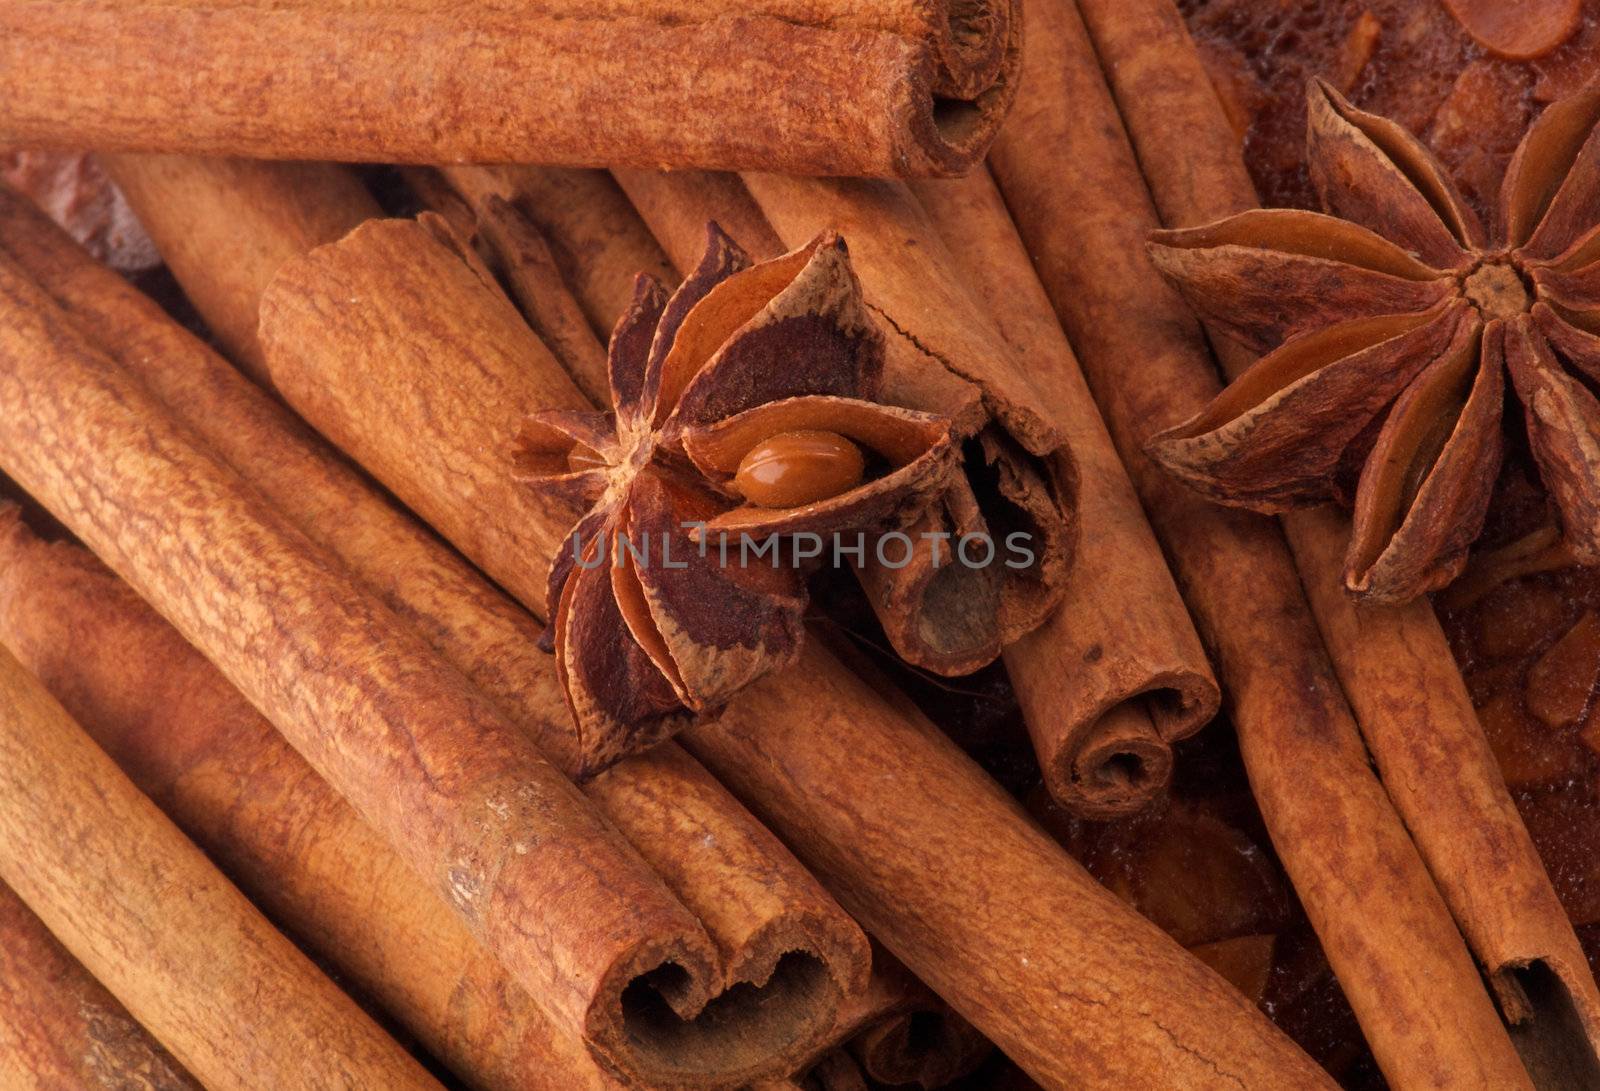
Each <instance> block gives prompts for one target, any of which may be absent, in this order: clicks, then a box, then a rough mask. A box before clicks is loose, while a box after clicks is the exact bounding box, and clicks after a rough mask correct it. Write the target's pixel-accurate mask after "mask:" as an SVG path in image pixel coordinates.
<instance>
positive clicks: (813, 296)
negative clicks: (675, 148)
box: [517, 224, 959, 772]
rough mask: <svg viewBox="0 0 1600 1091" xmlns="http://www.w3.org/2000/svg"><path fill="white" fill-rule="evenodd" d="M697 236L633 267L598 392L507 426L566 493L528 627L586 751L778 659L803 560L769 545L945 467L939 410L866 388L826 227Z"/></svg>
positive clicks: (793, 643) (661, 724) (854, 296)
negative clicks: (750, 242)
mask: <svg viewBox="0 0 1600 1091" xmlns="http://www.w3.org/2000/svg"><path fill="white" fill-rule="evenodd" d="M708 240H709V244H708V247H707V250H706V253H705V256H704V258H703V259H702V260H701V262H700V265H699V267H698V268H697V269H696V270H695V271H694V272H693V273H692V274H691V275H690V276H689V277H688V279H686V280H685V281H684V282H683V284H682V285H681V286H680V287H679V288H678V289H677V291H676V292H674V293H672V295H671V296H670V297H669V296H668V295H667V293H666V292H665V291H664V290H663V289H662V287H661V285H660V284H659V283H658V282H657V281H656V280H654V278H651V277H648V276H641V277H640V278H639V279H638V280H637V281H636V283H635V292H634V300H633V304H632V307H631V308H630V309H629V311H628V313H627V314H625V315H624V316H623V317H622V319H621V320H620V321H619V322H618V324H617V327H616V329H615V330H614V331H613V333H612V336H611V343H610V348H609V354H608V356H609V358H608V368H609V377H610V387H611V397H612V403H613V411H612V412H610V413H598V412H595V413H587V412H573V411H549V412H543V413H538V414H535V415H534V416H533V417H532V418H530V419H529V421H528V422H527V425H526V427H525V429H524V432H523V434H522V436H521V437H520V438H519V441H518V452H517V462H518V472H519V476H520V477H521V478H522V479H523V480H525V481H527V482H528V483H529V485H530V486H531V487H532V488H534V489H535V490H538V491H539V492H540V493H542V494H543V495H545V496H547V497H548V498H549V499H550V500H551V501H552V502H556V503H562V504H571V505H574V507H575V508H576V510H581V511H585V512H586V514H584V515H583V516H582V518H580V519H579V520H578V522H577V524H576V525H575V526H574V527H573V529H572V532H571V533H570V534H569V536H568V539H567V542H566V544H565V545H564V546H563V548H562V551H561V554H560V556H558V557H557V558H555V560H554V564H553V566H552V569H551V575H550V584H549V592H548V604H549V614H548V616H549V617H550V618H551V619H552V620H551V626H550V630H549V632H548V633H547V637H548V638H550V639H551V641H552V643H553V646H554V651H555V654H556V657H557V659H556V663H557V669H558V671H559V673H560V677H561V679H562V683H563V686H564V688H565V690H566V695H567V703H568V706H569V708H570V709H571V711H572V715H573V718H574V721H575V723H576V725H577V728H578V731H579V733H580V736H581V749H582V750H583V751H584V753H585V754H586V755H589V758H588V762H587V770H586V771H589V772H593V771H598V770H599V769H600V768H603V767H604V766H605V765H607V764H609V763H610V762H611V761H614V760H615V759H617V758H619V757H621V756H624V755H626V754H628V753H633V752H637V751H639V750H641V749H644V748H646V747H648V746H649V745H652V744H653V743H654V742H657V741H659V740H660V739H662V738H666V737H668V736H670V735H671V734H672V733H673V732H674V731H676V730H677V729H678V728H680V727H682V726H684V725H685V724H686V723H687V722H689V721H690V720H692V719H693V718H694V717H696V716H699V715H703V714H706V713H709V712H712V711H714V710H715V709H717V708H718V707H719V706H721V705H722V704H724V703H725V702H727V700H728V699H729V698H731V697H732V696H733V695H734V694H735V693H737V692H738V691H739V690H740V689H742V688H743V687H745V686H747V685H749V684H751V683H752V682H754V681H756V680H757V679H759V678H761V677H762V676H764V675H766V674H767V673H769V672H771V671H773V670H777V669H780V668H782V667H785V666H788V665H789V664H791V663H793V662H794V660H795V658H796V657H797V656H798V654H799V651H800V645H801V641H802V638H803V627H802V614H803V612H804V610H805V607H806V602H807V599H806V592H805V583H804V576H805V571H804V569H803V567H801V566H798V565H797V564H795V563H794V558H795V556H796V555H797V554H798V552H799V551H796V550H790V551H789V552H788V553H785V552H784V551H783V548H782V546H783V545H784V544H793V542H794V541H795V540H796V539H795V536H796V535H798V534H800V533H801V532H808V533H810V534H814V535H817V536H818V538H819V539H823V538H825V536H829V535H833V534H842V533H844V532H846V531H856V530H867V529H869V528H870V529H881V528H884V527H888V526H894V525H899V524H901V523H904V522H907V521H909V520H911V519H913V518H915V517H916V515H917V513H918V512H919V511H920V510H921V508H922V507H924V506H926V505H928V504H929V503H932V502H934V501H935V500H936V499H937V498H938V496H939V495H940V494H941V493H942V491H943V489H944V488H945V486H946V484H947V483H948V481H949V480H950V478H951V476H952V475H953V474H954V473H955V472H956V470H957V469H958V456H959V451H958V448H957V446H956V445H955V443H954V441H953V439H952V437H951V428H950V424H951V422H950V421H949V420H948V419H947V418H944V417H941V416H936V415H932V414H927V413H918V412H914V411H911V410H907V409H901V408H897V407H891V406H886V405H882V404H880V403H879V402H878V401H876V398H877V396H878V391H879V386H880V383H881V381H882V375H883V358H884V340H883V334H882V333H881V332H880V331H879V329H878V327H877V326H876V324H875V322H874V321H873V319H872V317H871V315H870V313H869V312H868V310H867V307H866V305H865V303H864V302H863V300H862V297H861V286H860V284H859V283H858V281H857V280H856V277H855V274H854V272H853V271H852V269H851V267H850V260H849V254H848V252H847V250H846V247H845V244H844V241H843V240H842V239H840V238H839V237H838V236H837V235H824V236H822V237H820V238H818V239H816V240H815V241H813V242H812V243H811V244H809V245H807V246H805V247H802V248H801V249H799V250H796V251H794V252H793V253H790V254H786V255H784V256H782V257H779V258H774V259H773V260H771V261H767V262H763V263H761V264H759V265H753V266H752V265H751V264H750V262H749V260H748V258H746V256H745V254H744V252H743V251H742V250H740V248H739V247H738V246H737V245H736V244H735V243H734V242H733V241H732V240H731V239H729V238H728V236H726V235H725V234H723V232H722V231H721V230H720V229H719V228H718V227H717V226H716V225H715V224H712V225H710V226H709V228H708ZM758 551H759V552H758ZM752 558H754V559H752Z"/></svg>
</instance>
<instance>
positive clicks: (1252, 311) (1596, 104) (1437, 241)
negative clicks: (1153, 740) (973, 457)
mask: <svg viewBox="0 0 1600 1091" xmlns="http://www.w3.org/2000/svg"><path fill="white" fill-rule="evenodd" d="M1485 10H1487V9H1485ZM1307 99H1308V122H1309V124H1308V148H1309V152H1308V159H1309V166H1310V173H1311V177H1312V180H1313V181H1314V183H1315V184H1316V186H1317V190H1318V195H1319V196H1320V198H1321V200H1322V203H1323V206H1324V207H1325V208H1326V209H1327V210H1328V214H1326V215H1324V214H1318V213H1313V212H1302V211H1298V210H1291V209H1265V210H1252V211H1250V212H1246V213H1241V214H1239V215H1237V216H1233V217H1230V218H1228V219H1226V220H1221V221H1218V222H1217V223H1214V224H1209V225H1207V226H1204V227H1198V228H1194V229H1191V230H1186V231H1163V232H1158V233H1157V234H1156V235H1155V236H1154V239H1153V243H1152V246H1151V256H1152V259H1153V260H1154V262H1155V264H1156V265H1157V267H1158V268H1160V269H1161V270H1162V272H1163V273H1165V274H1166V275H1167V276H1168V278H1170V279H1171V280H1173V281H1174V282H1175V283H1176V284H1177V286H1178V288H1179V290H1180V291H1182V292H1183V294H1184V296H1185V298H1187V299H1188V301H1189V303H1190V305H1191V306H1192V307H1193V308H1194V309H1195V311H1196V312H1197V313H1198V314H1199V315H1200V316H1201V317H1202V318H1203V319H1205V320H1206V322H1207V323H1208V324H1209V325H1211V326H1212V327H1213V328H1215V329H1219V330H1222V331H1225V332H1227V333H1229V334H1230V335H1232V336H1234V337H1236V338H1237V339H1238V340H1240V341H1241V342H1242V343H1244V344H1246V345H1249V346H1252V347H1254V348H1257V349H1259V350H1260V351H1262V352H1263V353H1264V355H1263V356H1262V357H1261V359H1260V360H1258V361H1257V362H1256V363H1255V364H1254V365H1253V366H1252V367H1251V368H1250V369H1248V370H1247V371H1246V372H1245V373H1244V374H1243V375H1241V376H1240V377H1239V378H1238V379H1237V380H1236V381H1235V382H1234V383H1233V384H1232V385H1230V386H1229V387H1228V388H1227V389H1226V390H1224V391H1223V392H1222V394H1221V395H1219V396H1218V397H1217V398H1216V399H1215V400H1214V401H1213V402H1212V404H1211V405H1210V406H1208V407H1207V408H1206V409H1205V410H1204V411H1203V412H1202V413H1200V414H1199V415H1197V416H1196V417H1194V418H1193V419H1192V420H1189V421H1186V422H1184V423H1183V424H1180V425H1178V426H1177V427H1176V428H1173V429H1170V430H1168V431H1167V432H1165V433H1163V434H1161V435H1159V436H1156V437H1154V438H1153V439H1152V440H1151V442H1150V444H1149V447H1148V450H1149V452H1150V455H1151V457H1152V458H1154V459H1155V460H1156V461H1157V462H1158V463H1160V464H1161V465H1162V466H1164V467H1165V468H1166V469H1167V470H1168V471H1170V472H1171V473H1172V474H1174V475H1175V476H1176V477H1178V478H1180V479H1181V480H1183V481H1184V482H1185V483H1186V484H1188V485H1190V486H1191V487H1193V488H1195V489H1197V490H1198V491H1200V492H1202V493H1204V494H1205V495H1206V496H1208V497H1210V498H1212V499H1215V500H1218V501H1221V502H1223V503H1230V504H1236V505H1238V506H1242V507H1250V508H1256V509H1258V510H1263V511H1281V510H1283V509H1284V508H1287V507H1294V506H1300V505H1305V504H1311V503H1318V502H1321V501H1323V500H1325V499H1329V498H1336V499H1340V500H1343V501H1347V502H1351V503H1352V506H1353V508H1354V520H1353V529H1352V534H1351V541H1350V546H1349V549H1348V551H1347V553H1346V556H1345V584H1346V586H1347V587H1348V588H1349V589H1350V590H1351V591H1353V592H1354V593H1355V594H1357V595H1359V596H1361V597H1362V598H1364V599H1366V600H1368V601H1371V602H1397V601H1404V600H1406V599H1410V598H1413V597H1415V596H1416V595H1419V594H1421V593H1423V592H1426V591H1431V590H1436V589H1438V588H1440V587H1442V586H1444V585H1445V584H1447V583H1449V582H1450V581H1451V580H1453V579H1454V578H1455V577H1456V576H1457V575H1458V574H1459V573H1460V571H1461V569H1462V566H1463V565H1464V564H1465V563H1466V557H1467V550H1468V548H1469V547H1470V546H1471V544H1472V542H1473V540H1474V539H1475V538H1476V537H1477V536H1478V533H1479V531H1480V530H1481V529H1482V526H1483V519H1484V515H1485V513H1486V511H1487V509H1488V503H1489V495H1490V491H1491V490H1492V488H1493V486H1494V482H1495V478H1496V475H1497V473H1498V469H1499V466H1500V461H1501V456H1502V451H1503V449H1504V437H1503V429H1504V422H1503V418H1504V414H1503V412H1502V406H1503V404H1504V401H1505V398H1506V396H1507V393H1508V391H1509V393H1511V394H1513V395H1514V396H1515V397H1516V398H1517V400H1518V401H1520V402H1521V404H1522V409H1523V413H1524V418H1525V420H1526V423H1527V432H1528V439H1529V446H1530V448H1531V449H1532V452H1533V456H1534V461H1535V462H1536V464H1537V466H1538V468H1539V475H1540V478H1541V479H1542V480H1543V482H1544V485H1545V487H1546V488H1547V489H1548V490H1549V492H1550V496H1551V500H1552V501H1553V504H1554V507H1555V508H1556V510H1557V512H1558V513H1559V515H1560V519H1561V525H1562V531H1563V535H1564V541H1565V548H1566V549H1567V550H1568V551H1569V552H1570V553H1571V555H1572V556H1573V557H1574V558H1575V559H1576V560H1578V561H1580V562H1582V563H1586V564H1595V563H1600V400H1597V398H1596V392H1597V391H1600V222H1597V219H1596V213H1597V210H1600V83H1597V84H1593V85H1591V86H1590V87H1589V88H1588V89H1586V90H1584V91H1582V92H1580V93H1579V94H1577V95H1574V96H1572V97H1571V98H1568V99H1564V100H1562V101H1560V102H1557V103H1555V104H1553V105H1551V106H1550V107H1548V108H1547V109H1546V110H1545V112H1544V113H1543V114H1542V115H1541V116H1540V117H1539V119H1538V120H1537V121H1536V122H1535V123H1534V124H1533V126H1532V127H1531V128H1530V129H1529V130H1528V133H1527V135H1526V136H1525V137H1524V138H1523V140H1522V143H1521V144H1520V145H1519V146H1518V148H1517V151H1516V153H1515V154H1514V155H1513V156H1512V159H1511V163H1510V166H1509V167H1508V168H1507V171H1506V178H1505V184H1504V187H1503V189H1502V192H1501V196H1500V206H1499V209H1498V213H1497V216H1496V218H1495V219H1496V229H1497V233H1498V234H1497V236H1496V237H1493V238H1491V237H1489V235H1488V233H1487V232H1486V231H1485V230H1484V229H1483V227H1482V226H1481V225H1480V224H1479V222H1478V218H1477V216H1476V215H1475V214H1474V213H1473V211H1472V210H1471V208H1470V207H1469V206H1467V205H1466V204H1465V202H1464V201H1463V200H1462V199H1461V197H1460V194H1459V193H1458V192H1457V191H1456V189H1455V187H1454V185H1453V184H1452V183H1451V182H1450V179H1449V176H1448V174H1447V173H1446V171H1445V170H1444V168H1443V166H1442V165H1440V164H1439V162H1438V161H1437V160H1436V159H1435V158H1434V157H1433V155H1432V153H1431V152H1429V151H1428V149H1427V148H1426V147H1425V146H1424V145H1423V144H1422V143H1421V142H1420V141H1418V140H1417V139H1416V138H1415V137H1413V136H1412V135H1411V134H1409V133H1407V132H1406V131H1405V130H1404V129H1402V128H1401V127H1400V126H1399V125H1396V124H1395V123H1394V122H1392V121H1389V120H1387V119H1385V118H1381V117H1376V116H1374V115H1372V114H1367V113H1363V112H1362V111H1360V110H1357V109H1355V107H1353V106H1351V105H1350V104H1349V103H1348V102H1346V101H1345V100H1344V99H1343V98H1341V97H1340V96H1339V95H1338V93H1337V92H1335V91H1334V90H1333V89H1332V88H1331V87H1329V86H1327V85H1326V84H1325V83H1322V82H1320V81H1318V82H1314V83H1313V84H1312V87H1311V89H1310V91H1309V93H1308V96H1307ZM1508 379H1509V382H1508V381H1507V380H1508Z"/></svg>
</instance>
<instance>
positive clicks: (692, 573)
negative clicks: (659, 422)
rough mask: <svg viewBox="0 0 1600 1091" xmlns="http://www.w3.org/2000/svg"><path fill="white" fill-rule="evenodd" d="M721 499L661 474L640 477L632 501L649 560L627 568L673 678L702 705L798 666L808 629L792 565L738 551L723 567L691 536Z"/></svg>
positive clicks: (633, 522) (635, 528)
mask: <svg viewBox="0 0 1600 1091" xmlns="http://www.w3.org/2000/svg"><path fill="white" fill-rule="evenodd" d="M720 506H721V505H720V504H718V503H717V502H716V501H715V500H713V499H711V498H709V497H707V496H705V495H703V494H697V493H696V492H695V491H694V490H692V489H690V488H688V487H687V485H686V483H683V482H679V483H677V484H676V485H674V484H670V483H669V482H668V481H667V480H666V479H665V478H663V477H662V476H660V475H657V474H654V473H645V474H641V475H640V477H639V479H638V481H637V482H636V483H635V485H634V489H633V493H632V497H631V500H630V504H629V511H630V515H629V522H628V534H629V537H630V538H631V539H632V541H633V546H634V547H635V548H636V549H638V550H640V551H641V552H642V553H643V556H644V557H645V558H646V560H645V561H644V563H640V564H634V563H633V561H632V558H630V561H629V564H628V566H627V568H626V570H625V571H626V573H627V575H628V577H629V578H630V579H631V581H632V586H633V588H636V589H637V596H638V604H639V606H640V607H642V608H644V609H646V610H647V611H648V615H649V618H650V626H651V629H652V631H653V632H654V633H655V634H657V637H658V639H659V641H660V644H659V650H660V652H662V653H664V654H666V655H670V657H671V662H672V666H671V669H670V672H669V673H668V677H670V678H673V679H674V680H675V682H676V684H677V687H678V691H679V693H680V695H681V696H682V697H683V699H684V701H685V703H686V704H688V705H689V706H690V707H691V708H695V709H703V708H706V707H708V706H712V705H720V704H723V703H725V702H726V701H728V699H729V698H731V697H732V696H733V695H734V694H736V693H737V692H738V691H739V690H741V689H743V688H744V687H746V686H748V685H750V684H751V683H753V682H755V681H757V680H758V679H760V678H762V677H764V676H765V675H767V674H769V673H771V672H773V671H775V670H782V669H783V668H785V667H788V666H791V665H792V664H793V663H794V662H795V660H796V659H797V657H798V656H799V653H800V646H801V641H802V640H803V639H804V636H805V629H804V614H805V606H806V596H805V591H804V588H803V586H802V583H801V580H800V576H799V573H798V571H797V570H796V569H795V568H794V567H793V566H792V565H790V564H788V563H784V564H782V565H780V566H779V567H778V568H775V569H774V568H772V567H771V566H770V562H768V564H767V565H766V566H765V567H763V566H762V562H760V561H756V562H754V564H753V567H751V568H748V569H745V568H741V567H740V558H739V556H738V554H737V553H734V554H732V555H730V556H729V557H728V559H727V561H726V564H724V562H723V560H722V558H721V557H720V555H719V554H718V553H716V552H714V551H713V550H711V549H709V548H705V547H702V546H701V545H700V544H698V543H696V542H695V541H694V540H692V539H691V537H690V535H689V531H688V529H687V526H688V525H692V524H699V523H704V522H706V521H707V520H709V519H710V518H712V517H713V516H714V515H715V514H716V513H717V512H718V510H719V509H720ZM629 593H630V595H632V594H633V593H634V592H633V590H632V589H630V592H629ZM618 599H619V601H622V596H621V595H620V594H619V596H618ZM627 612H628V609H627V607H626V605H625V608H624V613H625V614H626V613H627ZM630 624H631V622H630ZM635 632H636V634H637V629H635ZM646 646H647V647H648V646H649V645H648V644H647V645H646ZM652 658H657V656H656V655H655V654H653V655H652ZM657 661H658V663H659V662H660V660H659V659H657Z"/></svg>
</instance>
